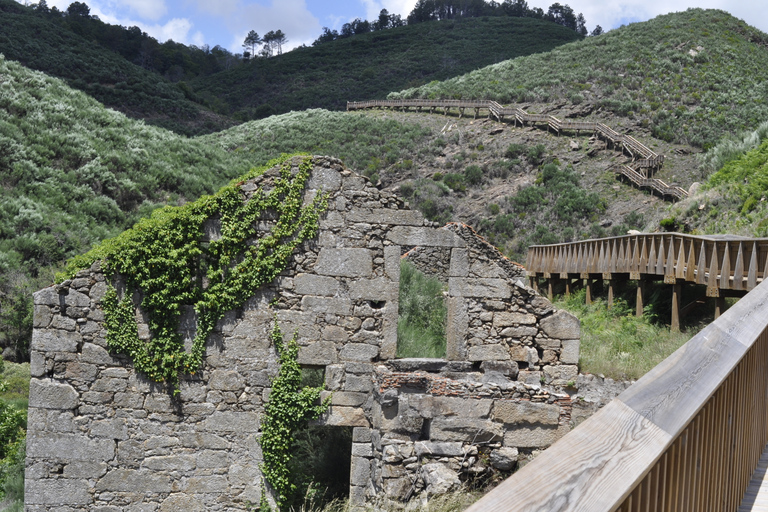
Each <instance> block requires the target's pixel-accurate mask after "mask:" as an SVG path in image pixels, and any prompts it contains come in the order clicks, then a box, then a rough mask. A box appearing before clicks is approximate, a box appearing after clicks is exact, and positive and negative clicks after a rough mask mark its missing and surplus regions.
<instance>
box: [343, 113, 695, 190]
mask: <svg viewBox="0 0 768 512" xmlns="http://www.w3.org/2000/svg"><path fill="white" fill-rule="evenodd" d="M368 108H398V109H409V108H415V109H417V110H418V111H421V110H422V109H428V110H429V111H430V112H434V111H435V110H437V109H442V110H443V112H444V113H445V114H448V112H449V111H450V110H451V109H455V110H458V111H459V113H460V116H463V115H464V111H465V110H466V109H468V108H469V109H472V110H474V112H475V117H477V115H478V114H479V112H480V110H481V109H486V110H488V115H489V117H494V118H495V119H496V120H497V121H500V122H501V121H504V120H505V119H511V120H512V121H513V123H514V124H515V125H517V123H520V125H521V126H524V125H526V124H533V125H535V124H543V125H546V127H547V130H548V131H549V130H552V131H553V132H554V133H556V134H558V135H559V134H560V132H561V131H564V130H570V131H575V132H576V133H579V132H580V131H588V132H593V133H594V134H595V135H597V136H598V137H600V138H601V139H603V140H605V141H606V143H607V144H608V145H609V146H612V147H613V148H616V149H620V150H621V151H622V153H625V152H626V153H628V154H629V155H630V156H631V157H632V162H630V164H629V165H617V166H615V167H614V169H613V171H614V172H615V173H616V174H617V175H619V176H622V177H624V178H625V179H627V180H628V181H629V182H630V183H632V184H633V185H635V186H636V187H638V188H641V189H647V190H651V191H652V192H655V193H657V194H659V195H660V196H661V197H663V198H668V199H676V200H680V199H683V198H685V197H688V192H687V191H686V190H685V189H683V188H681V187H678V186H675V185H668V184H667V183H665V182H664V181H662V180H660V179H657V178H654V177H653V176H651V173H652V172H653V171H654V170H656V169H659V168H661V166H662V165H664V155H657V154H656V153H655V152H653V151H652V150H651V149H650V148H649V147H647V146H646V145H644V144H642V143H641V142H640V141H638V140H637V139H635V138H634V137H632V136H631V135H624V134H621V133H619V132H617V131H615V130H613V129H612V128H610V127H609V126H606V125H605V124H603V123H595V122H589V121H568V120H561V119H558V118H556V117H555V116H550V115H546V114H529V113H528V112H526V111H525V110H523V109H521V108H517V107H505V106H502V105H501V104H499V103H497V102H495V101H488V100H427V99H420V98H419V99H408V100H368V101H348V102H347V110H359V109H368Z"/></svg>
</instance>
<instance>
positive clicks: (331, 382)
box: [299, 352, 344, 391]
mask: <svg viewBox="0 0 768 512" xmlns="http://www.w3.org/2000/svg"><path fill="white" fill-rule="evenodd" d="M299 355H301V352H299ZM299 363H301V359H299ZM343 380H344V368H342V367H341V366H340V365H328V366H326V367H325V387H326V389H329V390H330V391H336V390H337V389H341V382H342V381H343Z"/></svg>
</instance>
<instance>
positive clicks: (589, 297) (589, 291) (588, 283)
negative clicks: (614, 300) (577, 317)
mask: <svg viewBox="0 0 768 512" xmlns="http://www.w3.org/2000/svg"><path fill="white" fill-rule="evenodd" d="M592 281H593V280H592V279H591V278H589V277H588V278H586V279H585V280H584V286H585V287H586V289H587V293H586V297H587V298H586V301H585V302H586V303H587V305H589V304H592Z"/></svg>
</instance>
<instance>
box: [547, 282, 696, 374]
mask: <svg viewBox="0 0 768 512" xmlns="http://www.w3.org/2000/svg"><path fill="white" fill-rule="evenodd" d="M585 293H586V292H585V290H578V291H577V292H575V293H572V294H571V295H570V297H560V298H559V299H558V300H556V301H555V305H556V306H557V307H558V308H562V309H565V310H567V311H570V312H571V313H573V314H574V315H576V316H577V317H578V318H579V320H581V353H580V357H579V366H580V371H581V372H582V373H592V374H596V375H599V374H603V375H605V376H606V377H610V378H612V379H617V380H630V379H638V378H640V377H642V376H643V375H645V374H646V373H647V372H648V371H649V370H650V369H651V368H653V367H654V366H656V365H657V364H659V363H660V362H661V361H663V360H664V359H666V357H667V356H669V355H670V354H671V353H672V352H674V351H675V350H677V349H678V348H679V347H680V346H682V345H683V344H684V343H685V342H686V341H688V340H689V339H690V338H691V337H692V336H693V335H694V334H696V332H697V330H698V329H697V328H695V327H691V328H689V329H688V330H687V331H685V332H672V331H671V330H670V329H669V328H668V327H666V326H662V325H659V324H657V323H655V321H654V316H653V315H652V314H651V311H650V309H649V310H648V311H647V312H646V314H645V315H644V316H642V317H636V316H634V311H632V310H631V309H630V308H629V306H628V304H627V302H626V301H625V300H624V299H621V298H619V299H616V300H615V301H614V304H613V307H612V308H611V309H608V307H607V304H606V302H605V301H604V300H602V299H596V300H594V301H593V302H592V304H591V305H587V304H586V303H585V302H586V301H585Z"/></svg>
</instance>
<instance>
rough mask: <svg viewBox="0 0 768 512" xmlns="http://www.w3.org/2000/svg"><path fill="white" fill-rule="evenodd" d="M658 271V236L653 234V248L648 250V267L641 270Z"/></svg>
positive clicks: (647, 272) (650, 272)
mask: <svg viewBox="0 0 768 512" xmlns="http://www.w3.org/2000/svg"><path fill="white" fill-rule="evenodd" d="M655 271H656V237H655V236H651V249H650V251H649V252H648V268H646V269H645V270H641V272H645V273H646V274H653V273H654V272H655Z"/></svg>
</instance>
